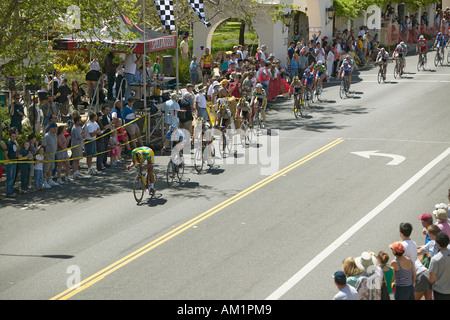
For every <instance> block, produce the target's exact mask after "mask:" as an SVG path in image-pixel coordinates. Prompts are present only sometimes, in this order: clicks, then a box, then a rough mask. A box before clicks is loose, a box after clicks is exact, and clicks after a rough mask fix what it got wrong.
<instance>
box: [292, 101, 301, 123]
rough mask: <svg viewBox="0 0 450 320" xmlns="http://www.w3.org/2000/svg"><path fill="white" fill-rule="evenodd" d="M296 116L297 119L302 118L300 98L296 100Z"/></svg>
mask: <svg viewBox="0 0 450 320" xmlns="http://www.w3.org/2000/svg"><path fill="white" fill-rule="evenodd" d="M294 116H295V118H296V119H298V118H300V117H301V116H302V110H301V106H300V99H299V98H297V97H296V98H295V100H294Z"/></svg>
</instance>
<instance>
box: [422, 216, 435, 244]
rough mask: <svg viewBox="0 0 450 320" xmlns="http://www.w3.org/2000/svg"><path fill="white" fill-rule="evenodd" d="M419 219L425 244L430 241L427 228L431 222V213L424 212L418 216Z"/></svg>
mask: <svg viewBox="0 0 450 320" xmlns="http://www.w3.org/2000/svg"><path fill="white" fill-rule="evenodd" d="M419 220H420V221H421V222H422V227H423V229H422V234H423V235H424V236H425V244H427V243H428V242H429V241H430V237H429V236H428V231H427V229H428V227H429V226H431V225H432V224H433V216H432V215H431V213H424V214H422V215H420V216H419Z"/></svg>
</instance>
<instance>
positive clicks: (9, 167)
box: [3, 127, 19, 198]
mask: <svg viewBox="0 0 450 320" xmlns="http://www.w3.org/2000/svg"><path fill="white" fill-rule="evenodd" d="M18 133H19V131H18V130H17V128H16V127H10V128H9V140H8V141H7V142H6V150H5V151H4V153H3V155H4V158H5V160H11V161H16V160H17V153H18V152H17V151H18V147H17V141H16V137H17V134H18ZM16 170H17V164H16V163H8V164H6V197H7V198H14V197H15V196H16V195H17V194H15V193H14V183H15V182H16Z"/></svg>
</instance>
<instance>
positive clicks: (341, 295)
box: [333, 270, 359, 300]
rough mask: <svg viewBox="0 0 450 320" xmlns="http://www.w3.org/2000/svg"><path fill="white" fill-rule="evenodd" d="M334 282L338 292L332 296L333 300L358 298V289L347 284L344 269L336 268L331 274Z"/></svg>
mask: <svg viewBox="0 0 450 320" xmlns="http://www.w3.org/2000/svg"><path fill="white" fill-rule="evenodd" d="M333 278H334V284H335V285H336V287H337V288H338V289H339V292H338V293H336V295H335V296H334V297H333V300H359V295H358V291H356V289H355V288H354V287H352V286H350V285H348V284H347V276H346V275H345V273H344V271H342V270H338V271H336V272H335V273H334V274H333Z"/></svg>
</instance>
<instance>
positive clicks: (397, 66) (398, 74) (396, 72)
mask: <svg viewBox="0 0 450 320" xmlns="http://www.w3.org/2000/svg"><path fill="white" fill-rule="evenodd" d="M402 75H403V69H402V68H400V58H398V59H395V67H394V78H395V79H397V77H401V76H402Z"/></svg>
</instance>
